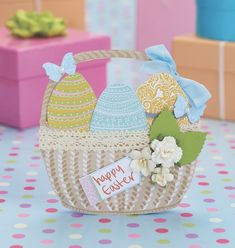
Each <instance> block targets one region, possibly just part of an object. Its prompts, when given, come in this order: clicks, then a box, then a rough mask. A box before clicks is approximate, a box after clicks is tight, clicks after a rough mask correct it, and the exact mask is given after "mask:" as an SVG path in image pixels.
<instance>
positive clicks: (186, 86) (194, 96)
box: [144, 45, 211, 123]
mask: <svg viewBox="0 0 235 248" xmlns="http://www.w3.org/2000/svg"><path fill="white" fill-rule="evenodd" d="M145 53H146V54H147V56H148V57H149V58H150V61H147V62H145V64H144V69H145V70H146V71H147V72H148V73H150V74H156V73H168V74H171V75H172V76H173V77H174V78H175V79H176V81H177V82H178V84H179V85H180V86H181V88H182V89H183V91H184V92H185V94H186V96H187V97H188V100H189V104H190V106H191V107H190V109H188V107H187V106H186V104H185V103H183V101H181V100H182V99H179V100H178V101H177V103H176V105H175V110H174V112H175V115H176V118H179V117H182V116H184V115H188V117H189V120H190V122H191V123H195V122H197V121H198V120H199V118H200V116H201V115H202V114H203V112H204V109H205V106H206V102H207V101H208V100H209V99H210V98H211V94H210V92H209V91H208V90H207V88H206V87H205V86H204V85H202V84H200V83H198V82H196V81H194V80H191V79H188V78H184V77H181V76H180V75H179V74H178V73H177V71H176V64H175V61H174V59H173V58H172V56H171V55H170V53H169V52H168V50H167V49H166V47H165V46H164V45H158V46H152V47H149V48H147V49H146V50H145Z"/></svg>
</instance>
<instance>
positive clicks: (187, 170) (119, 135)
mask: <svg viewBox="0 0 235 248" xmlns="http://www.w3.org/2000/svg"><path fill="white" fill-rule="evenodd" d="M115 57H120V58H134V59H139V60H148V58H147V56H146V55H145V53H141V52H133V51H117V50H110V51H92V52H85V53H80V54H77V55H75V56H74V59H75V61H76V62H77V63H80V62H83V61H88V60H93V59H103V58H115ZM54 87H55V83H54V82H49V84H48V87H47V90H46V93H45V96H44V102H43V108H42V115H41V126H40V150H41V153H42V156H43V158H44V161H45V165H46V169H47V172H48V175H49V178H50V181H51V184H52V187H53V189H54V191H55V192H56V194H57V195H58V196H59V197H60V199H61V202H62V204H63V205H64V206H65V207H68V208H70V209H73V210H76V211H79V212H83V213H94V214H95V213H113V214H142V213H153V212H159V211H163V210H167V209H170V208H174V207H176V206H177V205H178V204H179V202H180V201H181V199H182V197H183V196H184V194H185V192H186V190H187V189H188V187H189V184H190V182H191V180H192V176H193V173H194V170H195V162H194V163H193V164H190V165H186V166H182V167H178V166H175V167H174V169H173V174H174V180H173V181H172V182H170V183H168V185H167V186H166V187H160V186H158V185H156V184H151V183H150V181H149V179H148V178H146V177H142V179H141V183H140V184H139V185H137V186H135V187H133V188H130V189H128V190H126V191H124V192H122V193H119V194H117V195H115V196H112V197H111V198H109V199H107V200H104V201H102V202H100V203H98V204H97V205H95V206H91V205H90V204H89V202H88V199H87V197H86V195H85V193H84V191H83V189H82V187H81V184H80V182H79V178H81V177H83V176H85V175H87V174H90V173H91V172H93V171H95V170H97V169H99V168H102V167H105V166H107V165H108V164H110V163H112V162H114V161H116V160H118V159H120V158H122V157H124V156H126V155H128V154H129V152H130V151H131V150H133V149H142V148H143V147H145V146H146V145H147V144H148V142H149V137H148V133H147V132H143V131H131V132H130V131H128V132H97V133H92V132H90V131H89V132H79V131H78V130H76V129H70V130H68V129H66V130H61V129H56V128H51V127H49V126H48V124H47V106H48V101H49V99H50V95H51V94H52V92H53V89H54ZM194 129H197V126H195V125H194V126H187V127H181V130H182V131H184V130H194Z"/></svg>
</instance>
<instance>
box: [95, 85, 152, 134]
mask: <svg viewBox="0 0 235 248" xmlns="http://www.w3.org/2000/svg"><path fill="white" fill-rule="evenodd" d="M147 128H148V125H147V119H146V115H145V113H144V109H143V107H142V105H141V103H140V101H139V99H138V97H137V96H136V95H135V92H134V91H133V89H132V88H131V87H130V86H128V85H126V84H111V85H110V86H108V87H107V88H106V89H105V90H104V91H103V93H102V94H101V96H100V98H99V100H98V101H97V104H96V108H95V110H94V112H93V116H92V120H91V126H90V129H91V131H133V130H146V129H147Z"/></svg>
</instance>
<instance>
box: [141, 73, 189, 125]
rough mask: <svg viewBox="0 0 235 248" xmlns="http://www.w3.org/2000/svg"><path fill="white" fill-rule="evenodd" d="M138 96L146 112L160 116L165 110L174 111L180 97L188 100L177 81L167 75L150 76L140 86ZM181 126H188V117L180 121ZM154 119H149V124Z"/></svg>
mask: <svg viewBox="0 0 235 248" xmlns="http://www.w3.org/2000/svg"><path fill="white" fill-rule="evenodd" d="M137 95H138V97H139V99H140V101H141V102H142V105H143V107H144V110H145V112H146V113H149V114H159V113H160V112H161V111H162V110H163V109H164V108H168V109H170V110H172V111H173V109H174V104H175V102H176V100H177V97H178V95H182V96H184V97H185V99H186V101H187V98H186V96H185V93H184V92H183V90H182V89H181V87H180V86H179V84H178V83H177V82H176V80H175V79H174V78H173V77H172V76H171V75H169V74H167V73H159V74H155V75H152V76H150V78H149V79H148V80H147V81H146V82H145V83H143V84H142V85H140V86H139V87H138V89H137ZM178 121H179V124H180V125H187V124H188V123H189V122H188V119H187V118H186V117H184V118H181V119H179V120H178ZM151 122H152V118H149V123H151Z"/></svg>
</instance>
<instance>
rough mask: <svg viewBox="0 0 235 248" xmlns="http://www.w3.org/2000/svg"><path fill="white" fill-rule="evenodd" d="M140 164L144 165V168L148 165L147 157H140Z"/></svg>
mask: <svg viewBox="0 0 235 248" xmlns="http://www.w3.org/2000/svg"><path fill="white" fill-rule="evenodd" d="M140 164H141V166H142V167H144V168H145V167H147V165H148V161H147V159H145V158H141V159H140Z"/></svg>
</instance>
